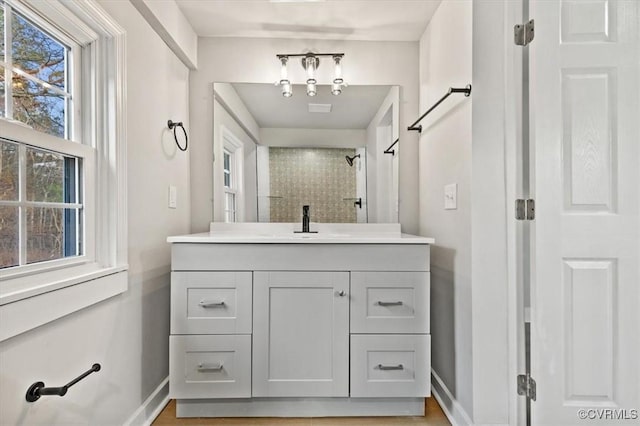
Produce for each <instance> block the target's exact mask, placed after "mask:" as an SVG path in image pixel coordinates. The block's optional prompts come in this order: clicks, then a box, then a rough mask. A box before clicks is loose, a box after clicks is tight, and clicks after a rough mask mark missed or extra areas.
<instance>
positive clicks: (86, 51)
mask: <svg viewBox="0 0 640 426" xmlns="http://www.w3.org/2000/svg"><path fill="white" fill-rule="evenodd" d="M4 1H5V3H8V4H10V5H11V6H12V7H14V8H16V10H20V13H21V14H23V15H25V12H23V11H22V10H25V11H26V14H27V17H28V18H29V20H31V21H32V22H34V23H36V24H38V25H40V26H41V27H43V26H42V24H41V22H42V23H45V24H46V26H44V27H43V28H45V29H48V28H49V27H48V26H49V25H52V26H54V27H58V28H60V31H61V32H64V34H65V35H67V36H69V37H72V38H73V39H74V40H75V41H77V42H78V44H79V45H81V46H83V47H82V50H83V52H82V67H81V68H80V73H78V74H77V76H78V78H81V79H82V80H83V81H84V83H83V89H84V88H85V87H90V90H82V95H81V96H82V104H83V107H82V108H79V104H80V102H78V103H76V104H74V106H73V108H74V109H75V110H76V112H78V117H79V119H80V120H82V121H83V122H84V123H88V125H86V126H85V127H84V128H83V129H82V132H81V134H79V132H77V131H76V133H75V134H74V135H73V136H74V138H75V136H78V137H80V136H81V138H82V142H84V144H80V143H76V142H71V141H64V142H63V141H62V140H56V141H55V142H53V141H52V145H51V146H49V145H48V146H47V147H46V149H48V150H52V151H60V152H63V153H66V149H71V148H70V146H66V144H72V145H73V149H76V150H77V151H75V152H77V153H78V154H80V155H78V156H85V157H86V158H87V159H91V155H93V161H91V163H92V164H93V170H92V171H89V172H87V169H86V167H87V166H86V165H87V164H88V163H89V162H90V160H88V161H86V162H85V173H84V174H85V179H86V181H85V185H84V197H85V200H87V201H88V198H91V197H92V203H93V204H94V212H93V214H86V216H85V223H86V221H87V220H90V221H93V222H94V225H93V227H94V229H95V232H94V235H93V241H89V239H87V241H88V243H87V244H86V247H85V253H87V251H88V250H89V246H91V247H92V250H93V256H92V259H89V257H86V259H85V262H82V263H75V262H73V261H70V264H68V265H67V264H64V265H63V263H64V262H61V263H60V264H59V265H58V266H59V267H56V268H49V269H41V270H33V271H28V272H23V273H20V274H14V275H11V276H7V275H8V274H4V273H2V274H0V341H2V340H5V339H7V338H10V337H13V336H15V335H17V334H20V333H22V332H24V331H27V330H30V329H32V328H35V327H38V326H40V325H42V324H45V323H47V322H50V321H53V320H55V319H57V318H60V317H62V316H64V315H68V314H70V313H72V312H75V311H77V310H79V309H83V308H85V307H87V306H90V305H92V304H94V303H97V302H99V301H101V300H104V299H106V298H109V297H112V296H115V295H117V294H120V293H122V292H124V291H126V290H127V287H128V284H127V273H126V271H127V269H128V265H127V203H126V201H127V191H126V125H127V122H126V91H127V86H126V49H125V46H126V32H125V30H124V29H123V28H122V27H121V26H120V25H119V24H118V23H117V21H115V20H114V19H113V18H112V17H111V16H110V15H109V14H108V13H107V12H106V11H105V10H104V9H103V8H102V7H101V6H100V5H99V4H98V3H97V2H96V1H95V0H49V1H47V2H43V1H40V0H4ZM76 62H81V61H76ZM76 65H78V66H79V65H80V64H77V63H74V66H76ZM73 84H79V83H78V81H76V82H74V83H73ZM85 85H86V86H85ZM73 125H74V129H75V128H76V127H75V126H76V125H79V123H73ZM0 127H2V134H3V136H4V135H5V134H6V133H5V129H10V131H11V132H13V133H15V135H12V136H11V137H9V138H8V139H15V138H18V139H16V140H18V141H19V142H22V143H25V142H24V140H22V141H20V140H19V139H20V138H21V137H22V136H24V132H27V131H33V130H31V129H28V128H26V127H25V126H22V125H21V124H18V123H15V122H10V121H9V120H6V119H0ZM20 134H22V136H21V135H20ZM43 135H44V134H43V133H39V132H38V137H39V138H42V137H43ZM46 136H50V137H51V138H54V139H58V138H55V137H53V136H51V135H46ZM62 143H65V146H64V147H63V146H60V150H57V149H55V148H54V149H52V146H54V147H55V144H62ZM28 144H29V145H32V143H31V142H29V143H28ZM34 145H35V144H34ZM63 148H64V150H63ZM89 167H90V166H89ZM91 182H93V183H91ZM34 265H37V264H34ZM34 296H37V297H34Z"/></svg>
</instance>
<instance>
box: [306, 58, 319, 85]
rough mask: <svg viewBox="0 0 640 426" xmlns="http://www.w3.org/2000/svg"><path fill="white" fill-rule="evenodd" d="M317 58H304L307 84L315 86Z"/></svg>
mask: <svg viewBox="0 0 640 426" xmlns="http://www.w3.org/2000/svg"><path fill="white" fill-rule="evenodd" d="M317 60H318V58H316V57H315V56H307V57H306V58H304V61H305V65H306V68H307V84H315V83H316V62H317Z"/></svg>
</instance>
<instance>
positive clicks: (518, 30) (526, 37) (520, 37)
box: [513, 19, 535, 46]
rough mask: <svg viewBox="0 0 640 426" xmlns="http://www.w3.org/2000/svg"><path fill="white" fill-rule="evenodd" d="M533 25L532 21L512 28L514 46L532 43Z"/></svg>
mask: <svg viewBox="0 0 640 426" xmlns="http://www.w3.org/2000/svg"><path fill="white" fill-rule="evenodd" d="M534 35H535V25H534V22H533V19H532V20H530V21H529V22H527V23H526V24H518V25H516V26H514V27H513V41H514V43H515V44H516V46H526V45H527V44H529V43H531V42H532V41H533V36H534Z"/></svg>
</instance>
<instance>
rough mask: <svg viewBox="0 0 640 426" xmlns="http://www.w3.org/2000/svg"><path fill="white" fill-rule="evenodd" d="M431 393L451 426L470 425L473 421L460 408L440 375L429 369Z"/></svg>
mask: <svg viewBox="0 0 640 426" xmlns="http://www.w3.org/2000/svg"><path fill="white" fill-rule="evenodd" d="M431 377H432V379H431V393H432V394H433V396H434V397H435V399H436V401H438V404H440V407H442V411H444V415H445V416H447V419H449V423H451V425H452V426H471V425H473V421H472V420H471V418H470V417H469V415H468V414H467V412H466V411H465V410H464V408H462V406H461V405H460V403H459V402H458V401H457V400H456V399H455V398H454V396H453V395H452V394H451V392H450V391H449V389H448V388H447V386H446V385H445V384H444V382H443V381H442V379H441V378H440V376H438V374H437V373H436V372H435V371H433V369H431Z"/></svg>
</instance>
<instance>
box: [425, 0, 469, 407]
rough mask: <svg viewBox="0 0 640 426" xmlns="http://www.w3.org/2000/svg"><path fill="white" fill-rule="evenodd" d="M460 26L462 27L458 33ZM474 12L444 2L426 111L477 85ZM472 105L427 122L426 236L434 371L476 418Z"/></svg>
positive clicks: (435, 21)
mask: <svg viewBox="0 0 640 426" xmlns="http://www.w3.org/2000/svg"><path fill="white" fill-rule="evenodd" d="M452 23H455V25H452ZM471 28H472V4H471V2H470V1H465V2H460V1H456V2H443V3H442V4H441V5H440V7H439V8H438V10H437V11H436V13H435V15H434V17H433V18H432V19H431V21H430V23H429V25H428V26H427V29H426V30H425V32H424V34H423V36H422V38H421V40H420V111H426V110H427V109H428V108H429V107H430V106H431V105H433V104H434V103H435V102H436V101H437V100H438V99H440V97H442V95H444V93H445V92H446V90H447V89H448V88H449V87H450V86H455V87H464V86H466V85H467V84H468V83H470V82H471V77H472V75H471V74H472V72H471V69H472V68H471V67H472V64H471V58H472V35H471ZM472 99H473V96H472V97H471V98H465V97H464V96H462V95H452V96H451V97H450V98H448V99H447V100H446V101H445V102H444V103H443V104H441V105H440V107H439V108H437V109H436V110H434V111H433V112H432V113H431V114H430V115H429V116H428V117H427V118H426V119H425V120H423V121H422V126H423V131H422V136H421V138H420V234H421V235H425V236H429V237H433V238H435V240H436V244H435V245H434V246H433V247H432V251H431V333H432V337H431V338H432V341H431V345H432V367H433V371H434V372H435V373H436V374H437V375H438V376H439V377H440V379H441V380H442V382H443V383H444V386H446V388H447V389H448V391H449V392H450V393H451V395H452V396H453V397H454V398H455V400H457V402H458V403H459V404H460V405H461V406H462V408H463V409H464V410H465V411H466V413H467V414H468V415H469V416H472V415H473V409H474V404H473V387H472V378H473V374H472V322H471V309H472V307H471V303H472V299H471V282H472V280H471V161H472V158H471V154H472V143H471V139H472V137H471V130H472V129H471V127H472V123H471V104H472ZM452 183H456V184H457V185H458V200H457V201H458V206H457V209H456V210H445V209H444V186H445V185H447V184H452Z"/></svg>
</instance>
